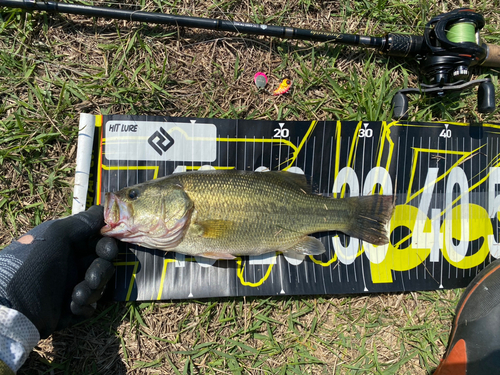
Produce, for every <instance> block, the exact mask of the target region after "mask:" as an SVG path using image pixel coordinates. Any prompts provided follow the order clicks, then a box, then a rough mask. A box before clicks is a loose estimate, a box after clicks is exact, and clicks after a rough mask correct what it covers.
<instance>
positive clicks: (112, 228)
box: [101, 223, 130, 239]
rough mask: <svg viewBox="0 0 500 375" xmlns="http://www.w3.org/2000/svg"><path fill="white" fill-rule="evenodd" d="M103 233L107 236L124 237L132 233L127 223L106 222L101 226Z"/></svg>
mask: <svg viewBox="0 0 500 375" xmlns="http://www.w3.org/2000/svg"><path fill="white" fill-rule="evenodd" d="M101 234H102V235H103V236H107V237H114V238H118V239H122V238H123V237H127V236H128V235H130V230H129V228H128V227H127V226H126V225H125V223H117V224H106V225H105V226H104V227H102V228H101Z"/></svg>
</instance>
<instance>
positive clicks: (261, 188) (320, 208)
mask: <svg viewBox="0 0 500 375" xmlns="http://www.w3.org/2000/svg"><path fill="white" fill-rule="evenodd" d="M393 208H394V198H393V197H392V196H384V195H370V196H362V197H351V198H338V199H336V198H328V197H324V196H321V195H317V194H312V193H311V188H310V186H308V184H307V181H306V179H305V177H304V176H303V175H299V174H295V173H289V172H244V171H198V172H186V173H178V174H173V175H170V176H167V177H164V178H160V179H157V180H152V181H148V182H145V183H142V184H139V185H135V186H130V187H127V188H125V189H122V190H120V191H118V192H115V193H106V198H105V203H104V220H105V222H106V224H107V225H106V226H105V227H104V228H102V230H101V233H102V234H103V235H104V236H110V237H115V238H117V239H119V240H121V241H125V242H130V243H133V244H137V245H141V246H144V247H147V248H151V249H160V250H165V251H176V252H179V253H182V254H188V255H198V256H203V257H207V258H214V259H234V258H235V256H238V255H259V254H264V253H268V252H274V251H281V252H283V253H285V254H287V255H290V256H292V257H303V256H304V255H319V254H321V253H323V252H325V248H324V246H323V244H322V243H321V241H319V240H318V239H316V238H314V237H311V236H309V235H310V234H312V233H315V232H322V231H330V230H336V231H341V232H343V233H346V234H348V235H350V236H353V237H356V238H359V239H361V240H363V241H367V242H369V243H372V244H374V245H383V244H386V243H388V242H389V239H388V236H387V230H386V228H385V226H386V224H387V222H388V221H389V219H390V218H391V216H392V212H393Z"/></svg>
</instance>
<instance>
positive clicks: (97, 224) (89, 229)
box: [54, 206, 105, 242]
mask: <svg viewBox="0 0 500 375" xmlns="http://www.w3.org/2000/svg"><path fill="white" fill-rule="evenodd" d="M54 224H56V225H57V227H58V230H60V231H61V232H60V233H61V234H62V235H65V236H66V238H68V239H69V240H70V241H72V242H79V241H83V240H88V239H89V238H90V237H92V236H94V235H96V234H99V233H100V230H101V228H102V227H103V226H104V225H105V223H104V207H102V206H92V207H90V208H89V209H88V210H87V211H84V212H80V213H78V214H76V215H73V216H70V217H67V218H64V219H61V220H59V221H57V222H56V223H54Z"/></svg>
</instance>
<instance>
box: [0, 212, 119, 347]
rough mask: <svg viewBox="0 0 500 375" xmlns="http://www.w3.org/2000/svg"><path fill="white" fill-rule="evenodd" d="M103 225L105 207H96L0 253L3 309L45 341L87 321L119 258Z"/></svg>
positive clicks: (33, 233)
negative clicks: (15, 314) (25, 322)
mask: <svg viewBox="0 0 500 375" xmlns="http://www.w3.org/2000/svg"><path fill="white" fill-rule="evenodd" d="M103 226H104V219H103V207H101V206H93V207H91V208H90V209H89V210H87V211H85V212H82V213H79V214H77V215H74V216H70V217H67V218H64V219H60V220H53V221H48V222H45V223H43V224H41V225H39V226H37V227H35V228H34V229H32V230H31V231H29V232H28V233H27V234H25V235H24V236H22V237H21V238H19V240H17V241H14V242H13V243H12V244H10V245H9V246H7V247H6V248H5V249H4V250H2V251H0V304H2V305H5V306H7V307H10V308H13V309H15V310H17V311H19V312H21V313H22V314H24V315H25V316H26V317H27V318H28V319H29V320H30V321H31V322H32V323H33V324H34V325H35V326H36V327H37V329H38V331H39V333H40V336H41V338H46V337H48V336H49V335H50V334H52V333H53V332H54V331H57V330H59V329H62V328H65V327H67V326H69V325H71V324H73V323H76V322H78V321H81V320H82V318H87V317H89V316H90V315H91V314H92V313H93V311H94V308H95V307H94V306H93V304H94V303H95V302H96V301H97V300H98V299H99V298H100V297H101V296H102V293H103V291H104V288H105V285H106V283H107V282H108V281H109V279H110V278H111V277H112V276H113V274H114V270H115V269H114V266H113V264H112V263H111V261H112V260H113V259H114V258H115V257H116V256H117V254H118V246H117V244H116V242H115V240H114V239H112V238H101V237H100V229H101V228H102V227H103ZM98 256H99V257H98ZM84 278H85V281H83V282H81V283H79V284H78V285H77V283H78V282H79V281H81V280H84Z"/></svg>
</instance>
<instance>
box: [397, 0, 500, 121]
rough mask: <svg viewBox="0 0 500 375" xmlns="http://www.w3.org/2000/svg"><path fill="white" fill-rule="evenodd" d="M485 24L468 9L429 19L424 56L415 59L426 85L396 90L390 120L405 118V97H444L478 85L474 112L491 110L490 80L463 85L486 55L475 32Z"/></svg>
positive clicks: (406, 107) (492, 108)
mask: <svg viewBox="0 0 500 375" xmlns="http://www.w3.org/2000/svg"><path fill="white" fill-rule="evenodd" d="M484 24H485V21H484V18H483V16H482V15H481V14H478V13H475V12H473V11H472V10H470V9H465V8H463V9H457V10H454V11H452V12H450V13H445V14H441V15H439V16H437V17H434V18H432V19H431V20H430V21H429V22H428V23H427V24H426V26H425V33H424V48H426V49H427V53H426V54H425V55H423V56H422V55H421V56H420V57H417V59H418V60H419V62H420V68H421V71H422V73H423V75H424V76H425V77H426V78H427V80H428V81H429V82H430V84H420V87H419V88H407V89H402V90H399V91H398V92H397V93H396V95H395V96H394V98H393V99H392V104H393V108H394V111H393V116H394V117H395V118H401V119H403V120H406V119H407V118H408V113H407V112H408V98H407V96H406V94H410V93H416V94H433V95H437V96H444V95H445V94H446V93H447V92H458V91H462V90H465V89H468V88H471V87H474V86H478V85H479V90H478V97H477V98H478V111H479V112H480V113H491V112H493V111H494V110H495V87H494V85H493V83H492V82H491V80H490V79H488V78H486V79H479V80H473V81H469V82H467V80H468V79H469V75H470V74H469V68H470V67H472V66H474V65H478V64H481V62H483V61H484V60H485V58H486V57H487V55H488V47H487V45H486V44H483V45H481V41H480V36H479V31H480V30H481V29H482V28H483V26H484Z"/></svg>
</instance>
